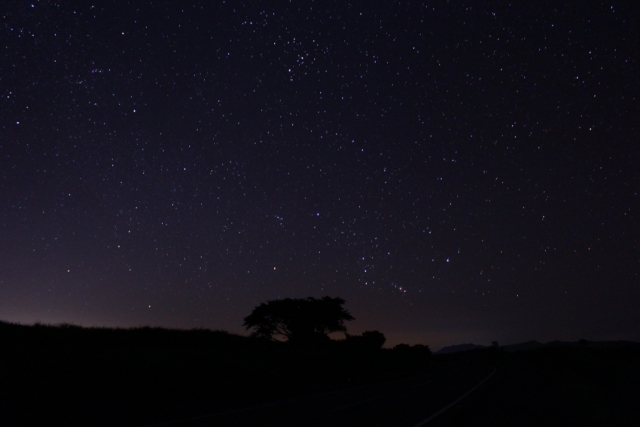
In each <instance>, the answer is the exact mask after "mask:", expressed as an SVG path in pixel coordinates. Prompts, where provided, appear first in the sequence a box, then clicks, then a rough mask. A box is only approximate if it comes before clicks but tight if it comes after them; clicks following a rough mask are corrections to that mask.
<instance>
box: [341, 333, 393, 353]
mask: <svg viewBox="0 0 640 427" xmlns="http://www.w3.org/2000/svg"><path fill="white" fill-rule="evenodd" d="M346 335H347V339H346V343H347V345H348V346H349V347H352V348H358V349H362V350H378V349H381V348H382V346H383V345H384V343H385V341H386V340H387V339H386V338H385V336H384V334H383V333H382V332H380V331H365V332H363V333H362V335H349V334H346Z"/></svg>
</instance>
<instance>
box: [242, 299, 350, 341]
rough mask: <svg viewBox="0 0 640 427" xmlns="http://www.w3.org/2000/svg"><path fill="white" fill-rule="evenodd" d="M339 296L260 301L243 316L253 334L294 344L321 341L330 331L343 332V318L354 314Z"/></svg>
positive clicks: (245, 324)
mask: <svg viewBox="0 0 640 427" xmlns="http://www.w3.org/2000/svg"><path fill="white" fill-rule="evenodd" d="M344 303H345V301H344V300H343V299H342V298H331V297H328V296H325V297H323V298H321V299H316V298H312V297H310V298H304V299H293V298H285V299H282V300H273V301H268V302H266V303H262V304H260V305H259V306H258V307H256V308H254V309H253V311H252V312H251V314H250V315H248V316H247V317H245V318H244V323H243V326H245V327H246V329H247V330H248V329H253V330H254V331H253V335H254V336H256V337H261V338H268V339H270V340H280V339H282V338H284V339H286V340H287V341H288V342H290V343H293V344H300V343H312V342H323V341H327V340H329V337H328V334H330V333H332V332H346V330H347V328H346V327H345V325H344V322H345V321H347V320H353V319H354V318H353V316H351V314H350V313H349V312H348V311H347V310H345V309H344V308H342V305H343V304H344Z"/></svg>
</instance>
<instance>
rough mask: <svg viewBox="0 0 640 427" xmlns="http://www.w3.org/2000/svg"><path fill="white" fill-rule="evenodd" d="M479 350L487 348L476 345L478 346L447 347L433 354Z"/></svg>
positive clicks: (459, 345) (460, 345)
mask: <svg viewBox="0 0 640 427" xmlns="http://www.w3.org/2000/svg"><path fill="white" fill-rule="evenodd" d="M479 348H487V346H486V345H478V344H457V345H450V346H448V347H443V348H441V349H440V350H438V351H436V352H435V354H450V353H459V352H461V351H468V350H477V349H479Z"/></svg>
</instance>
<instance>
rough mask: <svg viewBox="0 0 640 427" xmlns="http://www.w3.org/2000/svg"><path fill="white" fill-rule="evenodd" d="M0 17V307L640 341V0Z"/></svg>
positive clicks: (221, 7) (297, 4)
mask: <svg viewBox="0 0 640 427" xmlns="http://www.w3.org/2000/svg"><path fill="white" fill-rule="evenodd" d="M0 13H1V15H0V16H1V26H0V52H1V53H0V99H1V100H0V196H1V197H0V259H1V263H0V319H3V320H8V321H15V322H21V323H33V322H36V321H41V322H44V323H59V322H68V323H76V324H82V325H98V326H133V325H161V326H167V327H177V328H192V327H204V328H213V329H226V330H229V331H232V332H242V331H243V329H242V326H241V324H242V318H243V317H244V316H246V315H248V314H249V313H250V312H251V310H252V308H253V307H254V306H256V305H257V304H259V303H260V302H264V301H267V300H271V299H276V298H284V297H307V296H316V297H318V296H323V295H330V296H340V297H342V298H344V299H345V300H346V301H347V303H346V305H345V307H346V308H347V309H348V310H350V312H351V313H352V314H353V316H354V317H355V318H356V320H355V321H354V322H351V323H350V324H349V325H348V326H349V329H350V331H351V332H352V333H359V332H362V331H364V330H369V329H377V330H380V331H382V332H383V333H384V334H385V335H386V336H387V338H388V343H389V344H395V343H398V342H408V343H423V344H428V345H430V346H431V347H432V348H436V349H437V348H439V347H441V346H444V345H449V344H455V343H461V342H474V343H479V344H488V343H489V342H490V341H492V340H497V341H499V342H500V343H504V344H507V343H515V342H521V341H525V340H529V339H537V340H541V341H549V340H555V339H562V340H577V339H580V338H585V339H591V340H605V339H633V340H640V310H638V307H640V276H639V274H640V244H639V242H640V221H639V209H640V203H639V202H640V197H639V195H638V192H639V191H640V173H639V170H640V167H639V164H640V144H639V139H640V131H639V128H640V108H639V105H640V99H639V96H640V94H639V92H640V90H639V87H640V85H639V81H640V80H639V77H640V63H639V60H640V30H639V29H640V5H638V3H637V2H636V1H629V2H620V1H610V2H605V3H602V2H595V1H594V2H573V5H571V6H566V5H560V4H558V2H551V1H550V2H538V1H536V2H513V3H511V4H509V3H507V2H470V3H468V4H465V3H463V2H457V1H455V2H448V3H445V2H435V3H429V2H421V1H409V0H403V1H387V2H384V1H375V2H373V1H361V2H352V1H342V0H335V1H315V2H314V1H292V2H289V1H273V0H269V1H244V2H241V1H226V2H225V1H200V2H188V1H175V2H174V1H153V2H144V1H95V2H92V1H88V0H87V1H85V0H83V1H64V2H63V1H33V2H27V1H11V0H9V1H3V2H2V4H1V5H0Z"/></svg>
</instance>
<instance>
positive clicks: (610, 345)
mask: <svg viewBox="0 0 640 427" xmlns="http://www.w3.org/2000/svg"><path fill="white" fill-rule="evenodd" d="M583 346H587V347H592V348H602V349H614V348H640V343H638V342H634V341H586V340H580V341H551V342H548V343H541V342H539V341H535V340H531V341H526V342H523V343H519V344H511V345H505V346H501V347H500V348H501V349H502V350H504V351H507V352H509V353H514V352H517V351H527V350H535V349H537V348H543V347H583ZM489 347H490V346H486V345H478V344H457V345H451V346H448V347H443V348H441V349H440V350H438V351H436V352H435V353H434V354H451V353H459V352H461V351H469V350H478V349H482V348H489Z"/></svg>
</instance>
